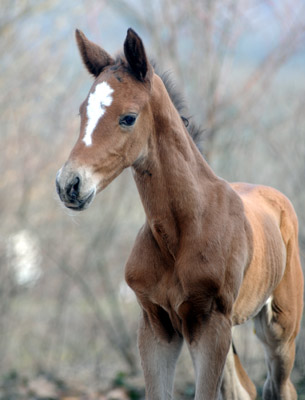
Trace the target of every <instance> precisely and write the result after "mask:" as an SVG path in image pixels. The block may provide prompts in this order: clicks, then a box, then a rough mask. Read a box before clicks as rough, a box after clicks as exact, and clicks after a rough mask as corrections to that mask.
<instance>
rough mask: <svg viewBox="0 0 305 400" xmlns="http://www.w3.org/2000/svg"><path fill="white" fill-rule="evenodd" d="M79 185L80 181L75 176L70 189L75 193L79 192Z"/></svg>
mask: <svg viewBox="0 0 305 400" xmlns="http://www.w3.org/2000/svg"><path fill="white" fill-rule="evenodd" d="M79 184H80V179H79V177H78V176H76V177H75V178H74V181H73V182H72V189H73V190H74V191H75V192H77V193H78V192H79Z"/></svg>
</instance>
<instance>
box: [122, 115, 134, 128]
mask: <svg viewBox="0 0 305 400" xmlns="http://www.w3.org/2000/svg"><path fill="white" fill-rule="evenodd" d="M136 119H137V115H135V114H128V115H123V116H122V117H121V118H120V125H122V126H132V125H133V124H134V123H135V122H136Z"/></svg>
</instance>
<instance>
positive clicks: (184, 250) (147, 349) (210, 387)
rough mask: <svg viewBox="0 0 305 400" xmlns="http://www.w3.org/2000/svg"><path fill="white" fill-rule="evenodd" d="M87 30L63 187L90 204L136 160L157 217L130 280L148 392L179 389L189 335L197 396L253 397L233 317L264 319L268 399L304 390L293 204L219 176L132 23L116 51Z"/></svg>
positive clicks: (145, 231) (152, 398)
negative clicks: (83, 77) (297, 375)
mask: <svg viewBox="0 0 305 400" xmlns="http://www.w3.org/2000/svg"><path fill="white" fill-rule="evenodd" d="M76 39H77V44H78V47H79V50H80V54H81V57H82V59H83V62H84V64H85V66H86V67H87V69H88V70H89V72H90V73H91V74H93V76H94V77H95V81H94V83H93V86H92V88H91V90H90V92H89V94H88V96H87V98H86V99H85V101H84V102H83V103H82V105H81V107H80V116H81V124H80V135H79V139H78V141H77V143H76V144H75V146H74V148H73V149H72V152H71V154H70V156H69V159H68V161H67V162H66V163H65V165H64V166H63V167H62V168H61V170H59V172H58V174H57V178H56V185H57V191H58V194H59V196H60V199H61V200H62V201H63V203H64V204H65V205H66V206H67V207H69V208H71V209H73V210H83V209H85V208H87V207H88V206H89V205H90V204H91V202H92V200H93V199H94V197H95V195H96V193H98V192H99V191H101V190H102V189H104V188H105V187H106V186H107V185H108V184H109V183H110V182H111V181H112V180H113V179H114V178H115V177H116V176H118V175H119V174H120V173H121V172H122V170H123V169H124V168H127V167H132V170H133V173H134V179H135V181H136V184H137V187H138V191H139V194H140V197H141V200H142V203H143V206H144V209H145V213H146V223H145V224H144V225H143V227H142V228H141V230H140V232H139V234H138V236H137V239H136V242H135V245H134V247H133V250H132V252H131V255H130V258H129V260H128V262H127V265H126V280H127V283H128V284H129V285H130V287H131V288H132V289H133V290H134V291H135V293H136V296H137V298H138V300H139V303H140V305H141V308H142V316H141V321H140V328H139V339H138V342H139V350H140V356H141V361H142V366H143V370H144V377H145V383H146V395H147V398H148V399H149V400H157V399H162V400H163V399H171V398H172V389H173V380H174V372H175V365H176V361H177V358H178V356H179V353H180V350H181V346H182V342H183V340H185V342H186V343H187V346H188V348H189V351H190V353H191V357H192V360H193V364H194V368H195V376H196V396H195V399H196V400H203V399H206V400H213V399H218V398H223V399H254V398H255V397H256V391H255V387H254V385H253V383H252V382H251V380H250V378H249V377H248V376H247V374H246V372H245V370H244V369H243V367H242V365H241V363H240V361H239V358H238V356H237V354H236V352H235V350H234V347H233V346H232V339H231V329H232V326H234V325H238V324H242V323H244V322H246V321H247V320H249V319H250V318H254V322H255V328H256V333H257V335H258V337H259V339H260V340H261V341H262V343H263V345H264V347H265V353H266V357H267V367H268V374H267V379H266V382H265V385H264V393H263V398H264V399H272V400H275V399H286V400H288V399H296V398H297V394H296V391H295V389H294V386H293V384H292V383H291V380H290V373H291V370H292V367H293V363H294V356H295V338H296V335H297V333H298V331H299V327H300V320H301V315H302V306H303V276H302V270H301V265H300V260H299V252H298V227H297V218H296V215H295V213H294V210H293V207H292V205H291V203H290V202H289V200H287V198H286V197H285V196H284V195H282V194H281V193H279V192H278V191H276V190H275V189H272V188H269V187H264V186H255V185H250V184H245V183H236V184H229V183H227V182H226V181H224V180H222V179H220V178H219V177H217V176H216V175H215V174H214V172H213V171H212V170H211V168H210V167H209V166H208V164H207V163H206V162H205V160H204V159H203V157H202V155H201V154H200V152H199V151H198V149H197V147H196V146H195V144H194V142H193V140H192V138H191V136H190V135H189V133H188V132H187V129H186V127H185V125H184V123H183V119H182V118H181V117H180V115H179V113H178V111H177V109H176V108H175V106H174V104H173V102H172V100H171V98H170V96H169V93H168V91H167V89H166V87H165V85H164V83H163V81H162V79H161V78H160V77H159V76H158V75H157V74H156V73H155V72H154V69H153V67H152V65H151V64H150V63H149V61H148V59H147V57H146V54H145V50H144V46H143V43H142V41H141V39H140V38H139V37H138V35H137V34H136V33H135V32H134V31H133V30H131V29H129V30H128V33H127V37H126V40H125V43H124V56H121V57H119V58H117V59H116V60H115V59H113V58H112V57H111V56H110V55H109V54H108V53H106V52H105V51H104V50H103V49H102V48H100V47H99V46H97V45H96V44H94V43H92V42H90V41H89V40H88V39H87V38H86V37H85V36H84V34H83V33H81V32H80V31H76Z"/></svg>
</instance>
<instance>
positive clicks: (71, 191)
mask: <svg viewBox="0 0 305 400" xmlns="http://www.w3.org/2000/svg"><path fill="white" fill-rule="evenodd" d="M79 189H80V178H79V177H78V176H76V177H75V178H74V179H73V181H72V182H71V183H70V185H69V188H68V190H67V192H68V195H69V197H70V199H71V200H72V201H74V200H76V199H77V197H78V195H79Z"/></svg>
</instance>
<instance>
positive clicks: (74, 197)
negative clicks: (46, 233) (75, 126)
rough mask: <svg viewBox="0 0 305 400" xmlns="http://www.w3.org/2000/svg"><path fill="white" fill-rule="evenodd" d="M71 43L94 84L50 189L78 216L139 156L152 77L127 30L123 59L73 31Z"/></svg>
mask: <svg viewBox="0 0 305 400" xmlns="http://www.w3.org/2000/svg"><path fill="white" fill-rule="evenodd" d="M76 40H77V44H78V48H79V51H80V54H81V57H82V59H83V62H84V64H85V66H86V68H87V69H88V71H89V72H90V73H91V74H92V75H93V76H94V78H95V81H94V83H93V85H92V87H91V90H90V92H89V94H88V96H87V98H86V99H85V101H84V102H83V103H82V104H81V106H80V117H81V123H80V135H79V138H78V140H77V142H76V144H75V146H74V148H73V149H72V152H71V154H70V157H69V159H68V161H67V162H66V164H65V165H64V166H63V167H62V168H61V169H60V170H59V171H58V173H57V177H56V187H57V191H58V194H59V196H60V199H61V200H62V201H63V202H64V204H65V205H66V206H67V207H68V208H71V209H74V210H82V209H85V208H87V207H88V206H89V204H90V203H91V202H92V200H93V198H94V196H95V194H96V193H97V192H99V191H100V190H102V189H103V188H104V187H106V186H107V185H108V184H109V183H110V182H111V181H112V180H113V179H114V178H115V177H116V176H117V175H119V174H120V173H121V172H122V170H123V169H124V168H126V167H129V166H131V165H133V164H134V163H135V162H136V161H137V160H140V159H141V158H142V157H144V156H145V154H146V151H147V142H148V137H149V135H150V131H151V129H152V113H151V108H150V98H151V86H152V78H153V75H154V73H153V68H152V66H151V65H150V63H149V62H148V60H147V57H146V54H145V50H144V47H143V43H142V41H141V39H140V38H139V36H138V35H137V34H136V33H135V32H134V31H133V30H132V29H129V30H128V33H127V37H126V40H125V43H124V56H125V58H123V57H121V58H118V59H117V60H114V59H113V58H112V57H111V56H110V55H109V54H108V53H106V51H105V50H103V49H102V48H100V47H99V46H97V45H96V44H94V43H92V42H90V41H89V40H88V39H87V38H86V37H85V35H84V34H83V33H82V32H80V31H78V30H77V31H76Z"/></svg>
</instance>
